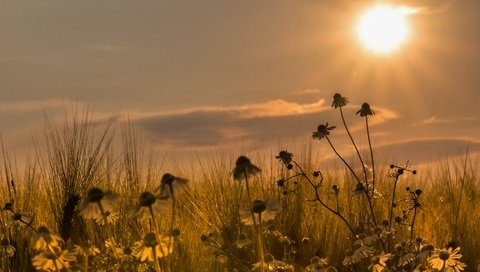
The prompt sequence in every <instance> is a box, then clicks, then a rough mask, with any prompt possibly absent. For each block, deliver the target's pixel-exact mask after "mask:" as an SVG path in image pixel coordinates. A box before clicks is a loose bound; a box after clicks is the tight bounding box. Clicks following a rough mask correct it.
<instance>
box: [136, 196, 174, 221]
mask: <svg viewBox="0 0 480 272" xmlns="http://www.w3.org/2000/svg"><path fill="white" fill-rule="evenodd" d="M166 206H167V201H166V200H164V199H158V198H157V197H155V195H154V194H153V193H151V192H148V191H147V192H143V193H142V194H140V197H139V198H138V203H137V205H135V206H134V207H133V208H132V209H131V210H130V215H131V216H135V217H137V218H138V219H140V220H142V219H145V218H148V217H149V216H155V215H158V214H160V212H161V211H162V210H163V209H164V208H165V207H166Z"/></svg>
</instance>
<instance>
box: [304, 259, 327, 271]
mask: <svg viewBox="0 0 480 272" xmlns="http://www.w3.org/2000/svg"><path fill="white" fill-rule="evenodd" d="M327 265H328V262H327V259H326V258H320V257H318V256H315V257H312V258H310V264H309V265H308V266H307V267H306V268H305V272H320V271H323V270H324V267H326V266H327Z"/></svg>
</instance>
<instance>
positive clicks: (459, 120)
mask: <svg viewBox="0 0 480 272" xmlns="http://www.w3.org/2000/svg"><path fill="white" fill-rule="evenodd" d="M469 123H470V124H469ZM475 123H480V117H451V118H441V117H437V116H431V117H429V118H427V119H425V120H422V121H421V122H418V123H416V124H415V125H416V126H421V125H436V124H462V125H474V124H475Z"/></svg>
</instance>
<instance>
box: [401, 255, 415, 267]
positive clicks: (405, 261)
mask: <svg viewBox="0 0 480 272" xmlns="http://www.w3.org/2000/svg"><path fill="white" fill-rule="evenodd" d="M414 262H415V255H414V254H413V253H410V252H407V253H405V254H402V255H401V256H400V257H399V258H398V266H407V265H411V264H414Z"/></svg>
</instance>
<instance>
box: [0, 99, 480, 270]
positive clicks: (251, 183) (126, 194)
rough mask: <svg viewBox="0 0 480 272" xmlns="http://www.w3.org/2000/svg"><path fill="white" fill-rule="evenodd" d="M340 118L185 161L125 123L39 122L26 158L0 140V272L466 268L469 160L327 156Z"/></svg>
mask: <svg viewBox="0 0 480 272" xmlns="http://www.w3.org/2000/svg"><path fill="white" fill-rule="evenodd" d="M340 98H342V97H337V100H336V104H334V106H335V109H332V110H336V108H337V107H338V108H340V110H341V108H342V106H344V105H345V104H346V103H342V102H345V101H344V100H342V99H340ZM334 102H335V101H334ZM367 105H368V104H367ZM362 110H363V111H362ZM368 110H369V107H368V108H367V106H365V105H364V107H362V109H360V110H359V115H360V117H361V118H365V119H366V121H367V122H366V129H368V118H369V116H370V115H373V111H371V112H369V111H368ZM370 117H371V116H370ZM348 118H350V117H346V119H347V122H348ZM352 118H353V117H352ZM355 118H359V117H355ZM342 120H344V121H345V119H343V112H342ZM347 122H345V126H341V125H339V126H337V127H336V128H334V127H332V126H329V124H328V123H326V124H320V125H319V124H312V128H314V127H315V126H318V127H317V128H316V129H317V130H316V131H315V132H314V133H313V134H312V136H313V139H312V143H309V144H306V145H305V144H298V145H290V146H297V147H298V148H294V147H292V148H290V149H288V150H287V149H285V148H281V147H280V148H279V149H278V150H275V148H276V147H275V146H276V145H274V144H272V147H271V150H272V152H271V153H269V152H267V151H249V152H248V154H246V153H240V152H242V151H238V153H237V152H235V151H229V152H227V151H212V152H211V153H210V155H209V156H203V157H197V158H195V154H192V158H193V159H192V163H191V164H187V165H189V166H185V165H182V166H180V165H175V164H174V163H173V164H171V165H168V163H165V161H168V158H165V155H164V153H162V151H161V150H160V151H156V150H157V149H155V148H153V147H152V146H151V145H150V144H149V143H146V142H145V141H144V140H143V138H142V136H141V132H139V131H138V130H137V129H136V127H135V124H132V123H128V124H127V125H124V126H121V127H115V125H113V123H108V122H107V123H106V124H104V125H98V124H96V123H94V122H92V120H91V115H90V114H89V113H88V112H85V113H83V114H77V115H74V116H66V118H65V120H63V121H59V122H53V121H52V122H46V125H45V130H44V131H43V132H42V133H41V134H42V136H41V137H38V139H37V141H36V142H35V149H34V150H33V151H32V152H31V153H30V154H29V156H28V158H27V160H26V162H22V163H19V162H17V161H16V160H15V154H12V153H10V151H9V148H8V143H5V142H3V143H2V144H3V146H2V147H3V148H2V151H3V158H2V160H1V162H2V175H1V178H0V179H1V187H0V190H1V193H0V201H1V203H2V204H1V205H2V211H1V214H0V235H1V239H2V240H1V245H0V259H1V261H0V270H1V271H35V270H38V271H157V272H158V271H170V272H174V271H252V270H254V271H375V272H379V271H477V270H476V265H477V260H479V259H480V239H479V237H478V231H479V230H480V220H479V219H480V207H479V205H478V200H479V197H480V186H479V176H478V174H479V172H478V165H479V161H478V157H477V156H476V155H472V154H469V153H468V151H465V153H464V154H461V156H457V157H451V158H442V159H439V160H438V161H437V162H435V163H432V164H430V165H428V166H423V167H421V168H419V169H417V168H415V165H410V164H408V163H407V164H405V163H406V162H395V161H375V157H374V156H375V150H374V149H372V147H371V145H367V146H362V147H358V148H357V146H356V143H355V142H354V141H352V142H350V143H349V142H347V143H337V145H341V144H350V145H353V146H355V149H352V152H351V153H350V154H340V153H336V152H337V149H336V148H335V147H336V146H335V144H334V143H333V141H331V137H334V136H333V134H335V132H336V131H337V130H344V131H345V130H347V132H348V125H347ZM334 129H335V130H334ZM312 130H315V129H312ZM348 134H349V132H348ZM307 136H308V135H307ZM368 139H369V140H370V137H369V138H368ZM369 142H370V141H369ZM313 144H314V145H324V146H326V147H328V148H330V153H331V154H330V155H332V154H333V155H335V156H336V161H337V163H336V164H331V163H325V162H324V160H322V155H319V154H315V152H316V149H315V148H314V147H312V145H313ZM245 152H247V151H245ZM166 156H168V154H167V155H166ZM372 162H374V163H372Z"/></svg>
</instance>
